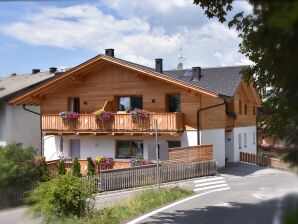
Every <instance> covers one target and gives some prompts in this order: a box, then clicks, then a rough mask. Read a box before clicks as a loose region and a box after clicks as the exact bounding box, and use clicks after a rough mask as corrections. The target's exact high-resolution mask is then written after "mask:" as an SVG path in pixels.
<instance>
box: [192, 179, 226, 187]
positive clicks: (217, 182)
mask: <svg viewBox="0 0 298 224" xmlns="http://www.w3.org/2000/svg"><path fill="white" fill-rule="evenodd" d="M222 183H226V181H224V180H220V181H214V182H207V183H202V184H196V185H195V187H203V186H207V185H214V184H222Z"/></svg>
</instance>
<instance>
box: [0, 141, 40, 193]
mask: <svg viewBox="0 0 298 224" xmlns="http://www.w3.org/2000/svg"><path fill="white" fill-rule="evenodd" d="M35 154H36V150H35V149H34V148H32V147H29V148H21V147H19V146H16V145H8V146H5V147H0V188H8V187H16V186H28V185H30V184H32V183H34V182H36V181H37V179H38V174H37V170H36V168H35V164H34V156H35Z"/></svg>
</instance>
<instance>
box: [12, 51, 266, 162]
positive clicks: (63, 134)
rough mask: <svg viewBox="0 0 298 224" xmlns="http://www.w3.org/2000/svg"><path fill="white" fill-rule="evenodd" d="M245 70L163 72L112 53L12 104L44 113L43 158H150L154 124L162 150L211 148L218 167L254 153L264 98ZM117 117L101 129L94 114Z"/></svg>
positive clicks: (76, 68)
mask: <svg viewBox="0 0 298 224" xmlns="http://www.w3.org/2000/svg"><path fill="white" fill-rule="evenodd" d="M242 68H243V67H241V66H237V67H223V68H206V69H201V68H200V67H195V68H193V69H184V70H172V71H163V66H162V59H156V68H155V69H152V68H149V67H145V66H142V65H139V64H135V63H131V62H128V61H125V60H121V59H119V58H116V57H114V50H113V49H107V50H106V54H105V55H98V56H96V57H94V58H92V59H90V60H88V61H86V62H84V63H82V64H80V65H78V66H76V67H74V68H72V69H70V70H68V71H66V72H65V73H64V74H61V75H59V76H56V77H54V78H53V79H51V80H49V81H47V82H45V83H43V84H41V85H38V86H36V87H35V88H33V89H30V90H29V91H25V92H23V93H22V94H19V95H18V96H16V97H15V98H13V99H11V100H10V103H12V104H16V105H20V104H26V105H40V106H41V114H42V117H41V119H42V126H41V127H42V132H43V134H44V155H45V156H46V158H47V160H52V159H56V158H58V156H59V155H60V154H61V153H63V154H64V156H65V157H79V158H81V159H85V158H86V157H89V156H91V157H96V156H99V155H103V156H111V157H114V158H117V159H124V160H126V159H129V158H130V157H134V156H136V155H139V156H142V157H144V158H145V159H146V158H148V149H149V148H150V147H154V144H155V137H154V127H155V126H154V120H157V122H158V129H159V135H160V136H159V142H160V143H167V144H168V146H169V147H177V146H192V145H197V144H213V151H214V158H215V159H216V160H217V162H218V165H219V166H223V165H224V164H225V159H226V158H227V159H228V160H229V161H238V160H239V152H240V151H244V152H251V153H256V145H257V142H256V108H257V107H259V106H260V104H261V102H260V98H259V96H258V94H257V92H256V91H255V89H254V88H253V86H252V85H248V86H247V85H246V84H245V83H244V82H243V80H242V75H241V73H240V71H241V69H242ZM101 108H105V110H106V111H114V112H115V113H116V114H115V116H114V119H113V120H112V121H111V122H110V123H108V124H105V125H102V124H101V123H97V122H96V120H95V118H94V115H93V114H94V112H95V111H97V110H99V109H101ZM128 108H139V109H143V110H146V111H149V112H150V117H149V122H148V123H146V124H144V122H143V123H140V122H139V123H138V122H137V123H134V122H133V120H132V118H131V115H130V114H129V113H126V112H125V111H123V110H127V109H128ZM62 111H73V112H78V113H79V114H80V116H79V118H78V122H77V123H76V125H73V124H70V123H67V122H63V120H62V118H61V117H60V116H59V115H58V114H59V113H60V112H62Z"/></svg>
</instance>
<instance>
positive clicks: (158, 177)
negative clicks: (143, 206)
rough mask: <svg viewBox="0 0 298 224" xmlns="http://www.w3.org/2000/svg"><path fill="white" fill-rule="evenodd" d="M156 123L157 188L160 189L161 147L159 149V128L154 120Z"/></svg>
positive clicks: (155, 121)
mask: <svg viewBox="0 0 298 224" xmlns="http://www.w3.org/2000/svg"><path fill="white" fill-rule="evenodd" d="M154 123H155V155H156V163H157V164H156V169H157V170H156V171H157V172H156V174H157V186H158V189H160V173H159V147H158V126H157V119H155V120H154Z"/></svg>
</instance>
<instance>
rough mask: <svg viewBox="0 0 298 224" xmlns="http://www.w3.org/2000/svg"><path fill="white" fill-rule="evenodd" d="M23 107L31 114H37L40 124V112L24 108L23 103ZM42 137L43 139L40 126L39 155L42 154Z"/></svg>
mask: <svg viewBox="0 0 298 224" xmlns="http://www.w3.org/2000/svg"><path fill="white" fill-rule="evenodd" d="M23 109H24V110H25V111H28V112H30V113H32V114H36V115H38V116H39V118H40V125H41V116H40V113H38V112H35V111H33V110H30V109H28V108H26V104H23ZM42 139H43V135H42V131H41V127H40V153H41V156H43V140H42Z"/></svg>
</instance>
